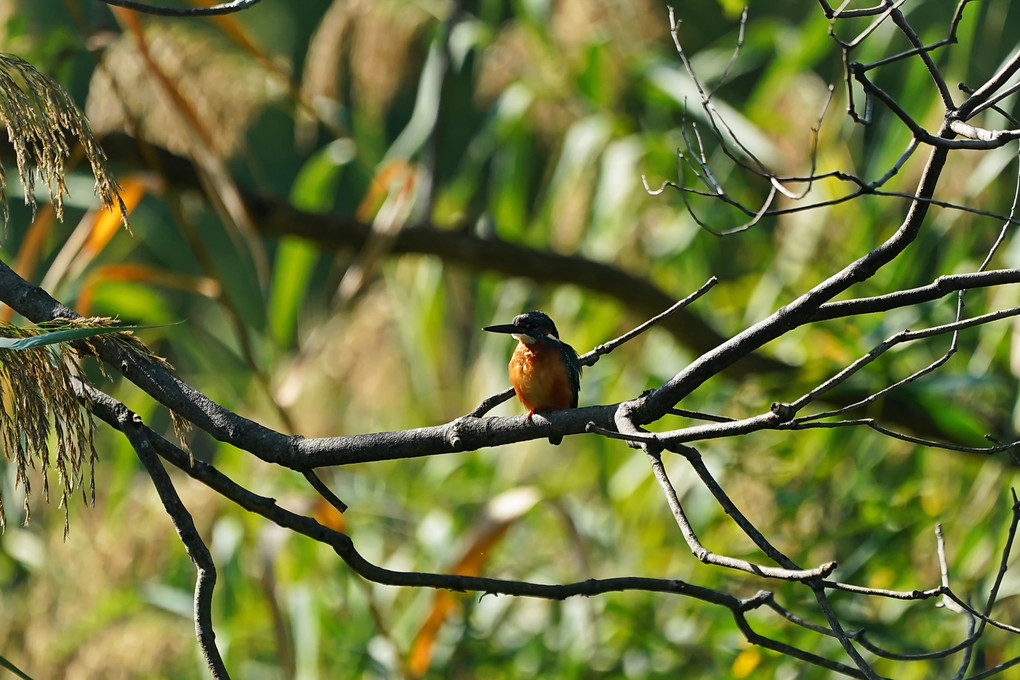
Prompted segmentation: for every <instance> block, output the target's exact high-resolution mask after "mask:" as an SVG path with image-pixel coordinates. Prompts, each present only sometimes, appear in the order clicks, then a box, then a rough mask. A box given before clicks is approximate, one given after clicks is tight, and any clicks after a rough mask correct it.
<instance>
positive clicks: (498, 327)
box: [482, 323, 524, 333]
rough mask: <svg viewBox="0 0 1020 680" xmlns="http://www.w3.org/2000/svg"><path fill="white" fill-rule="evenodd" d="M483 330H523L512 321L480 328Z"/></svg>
mask: <svg viewBox="0 0 1020 680" xmlns="http://www.w3.org/2000/svg"><path fill="white" fill-rule="evenodd" d="M482 330H483V331H489V332H490V333H523V332H524V331H523V330H522V329H521V328H520V327H518V326H515V325H513V324H512V323H501V324H497V325H495V326H486V327H485V328H483V329H482Z"/></svg>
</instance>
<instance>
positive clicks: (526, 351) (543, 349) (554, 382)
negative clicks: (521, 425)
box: [510, 343, 574, 411]
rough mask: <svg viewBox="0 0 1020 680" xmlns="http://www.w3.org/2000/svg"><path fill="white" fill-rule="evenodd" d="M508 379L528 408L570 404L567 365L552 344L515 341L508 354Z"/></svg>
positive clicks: (555, 408) (532, 409) (541, 408)
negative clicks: (510, 354)
mask: <svg viewBox="0 0 1020 680" xmlns="http://www.w3.org/2000/svg"><path fill="white" fill-rule="evenodd" d="M510 382H511V384H513V386H514V391H515V392H516V393H517V398H518V399H520V400H521V403H522V404H524V407H525V408H527V409H529V410H531V411H556V410H559V409H563V408H570V407H571V405H572V404H573V399H574V395H573V394H572V393H571V389H570V378H569V375H568V373H567V368H566V365H565V364H564V363H563V358H562V356H561V355H560V352H559V350H557V349H556V348H555V347H551V346H548V345H536V346H535V347H533V348H529V347H528V346H527V345H525V344H523V343H520V344H518V345H517V349H515V350H514V354H513V356H512V357H511V358H510Z"/></svg>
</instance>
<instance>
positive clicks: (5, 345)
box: [0, 326, 138, 350]
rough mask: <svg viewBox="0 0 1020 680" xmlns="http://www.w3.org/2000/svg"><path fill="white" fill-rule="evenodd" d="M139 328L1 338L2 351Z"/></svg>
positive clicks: (65, 331) (107, 327)
mask: <svg viewBox="0 0 1020 680" xmlns="http://www.w3.org/2000/svg"><path fill="white" fill-rule="evenodd" d="M136 328H138V327H137V326H113V327H110V326H104V327H92V328H64V329H61V330H59V331H49V332H46V333H41V334H39V335H33V336H32V337H30V338H0V349H15V350H24V349H31V348H33V347H44V346H46V345H56V344H58V343H61V342H70V341H71V340H80V339H82V338H88V337H91V336H93V335H106V334H109V333H120V332H121V331H130V330H135V329H136Z"/></svg>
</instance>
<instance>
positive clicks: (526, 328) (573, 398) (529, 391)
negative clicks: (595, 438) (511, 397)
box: [482, 312, 581, 444]
mask: <svg viewBox="0 0 1020 680" xmlns="http://www.w3.org/2000/svg"><path fill="white" fill-rule="evenodd" d="M482 330H484V331H489V332H491V333H509V334H511V335H513V336H514V338H516V340H517V348H516V349H514V353H513V356H511V357H510V383H511V384H512V385H513V386H514V392H516V393H517V398H518V399H520V401H521V403H522V404H524V407H525V408H526V409H528V420H531V417H532V416H533V415H535V413H536V412H537V413H543V412H549V411H559V410H560V409H565V408H577V394H578V392H580V391H581V362H580V361H579V360H578V358H577V352H575V351H574V348H573V347H571V346H570V345H568V344H567V343H565V342H563V341H562V340H560V334H559V332H557V330H556V324H554V323H553V320H552V319H550V318H549V317H548V316H547V315H545V314H543V313H542V312H525V313H524V314H518V315H517V316H515V317H514V320H513V323H508V324H500V325H497V326H486V327H485V328H483V329H482ZM561 441H563V437H562V436H554V437H549V442H550V443H551V444H559V443H560V442H561Z"/></svg>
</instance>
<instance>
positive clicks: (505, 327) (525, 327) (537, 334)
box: [482, 312, 560, 345]
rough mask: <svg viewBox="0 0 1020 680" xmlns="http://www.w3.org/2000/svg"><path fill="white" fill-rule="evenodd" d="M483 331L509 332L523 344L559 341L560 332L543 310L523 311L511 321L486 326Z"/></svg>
mask: <svg viewBox="0 0 1020 680" xmlns="http://www.w3.org/2000/svg"><path fill="white" fill-rule="evenodd" d="M482 330H483V331H489V332H490V333H509V334H511V335H513V336H514V338H516V339H517V340H519V341H520V342H523V343H524V344H525V345H531V344H533V343H536V342H541V341H543V340H554V341H556V342H559V340H560V334H559V332H558V331H557V330H556V324H554V323H553V320H552V319H550V318H549V316H548V315H547V314H545V313H543V312H525V313H524V314H518V315H517V316H515V317H514V320H513V323H506V324H499V325H496V326H486V327H485V328H483V329H482Z"/></svg>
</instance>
